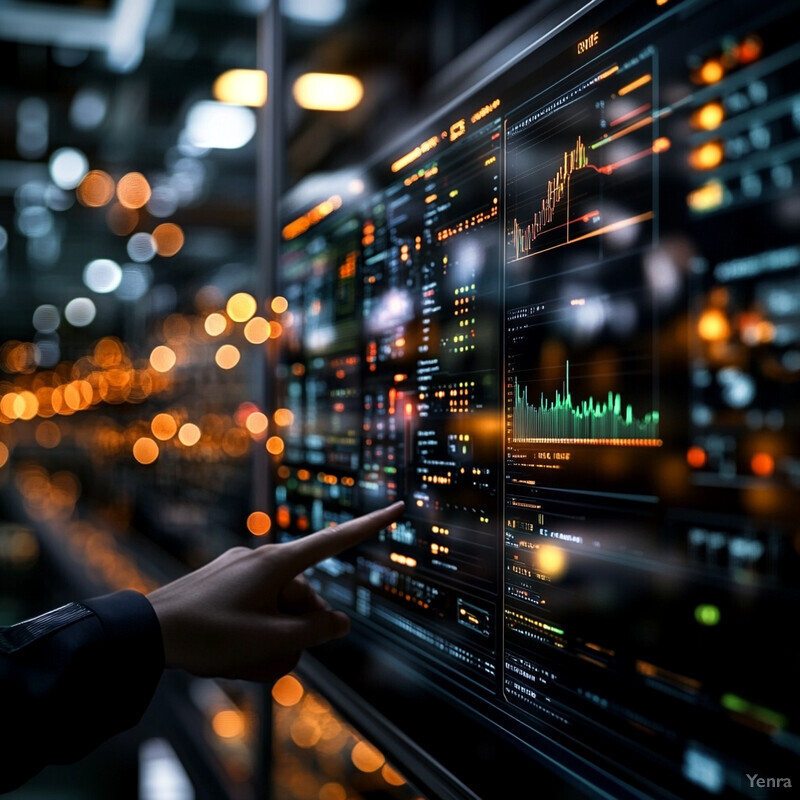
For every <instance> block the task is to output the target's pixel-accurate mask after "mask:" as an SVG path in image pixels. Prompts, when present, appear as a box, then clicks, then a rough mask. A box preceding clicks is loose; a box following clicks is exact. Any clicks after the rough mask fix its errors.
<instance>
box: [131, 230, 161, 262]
mask: <svg viewBox="0 0 800 800" xmlns="http://www.w3.org/2000/svg"><path fill="white" fill-rule="evenodd" d="M155 254H156V245H155V242H154V241H153V237H152V236H151V235H150V234H149V233H145V232H144V231H140V232H139V233H134V234H133V236H131V238H130V239H128V256H129V258H130V259H131V261H138V262H139V263H143V262H145V261H150V260H151V259H152V258H153V256H154V255H155Z"/></svg>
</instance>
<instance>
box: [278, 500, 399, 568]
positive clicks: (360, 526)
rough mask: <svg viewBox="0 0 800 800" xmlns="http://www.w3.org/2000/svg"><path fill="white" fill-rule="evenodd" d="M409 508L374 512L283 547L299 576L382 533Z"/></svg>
mask: <svg viewBox="0 0 800 800" xmlns="http://www.w3.org/2000/svg"><path fill="white" fill-rule="evenodd" d="M405 507H406V504H405V503H404V502H402V501H400V502H397V503H393V504H392V505H390V506H387V507H386V508H381V509H378V510H377V511H371V512H370V513H369V514H364V515H363V516H361V517H356V518H355V519H350V520H348V521H347V522H343V523H341V524H340V525H335V526H334V527H332V528H325V529H324V530H321V531H317V532H316V533H312V534H310V535H308V536H304V537H303V538H302V539H297V540H296V541H294V542H287V543H286V544H284V545H282V546H283V547H284V552H287V553H288V554H289V556H290V559H291V562H292V566H293V567H294V569H295V570H296V572H302V571H303V570H305V569H308V568H309V567H311V566H313V565H314V564H316V563H317V562H319V561H324V560H325V559H326V558H330V557H331V556H335V555H337V554H338V553H341V552H342V550H347V548H348V547H352V546H353V545H356V544H359V542H363V541H366V540H367V539H369V538H371V537H372V536H374V535H375V534H376V533H377V532H378V531H379V530H381V529H382V528H385V527H386V526H387V525H389V524H391V523H392V522H394V521H395V520H396V519H397V518H398V517H399V516H400V514H402V513H403V511H404V509H405Z"/></svg>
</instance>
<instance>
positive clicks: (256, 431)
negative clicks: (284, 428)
mask: <svg viewBox="0 0 800 800" xmlns="http://www.w3.org/2000/svg"><path fill="white" fill-rule="evenodd" d="M244 426H245V428H247V430H248V431H249V432H250V433H251V434H252V435H253V436H260V435H261V434H262V433H264V432H265V431H266V430H267V428H268V427H269V419H268V418H267V415H266V414H264V413H263V412H261V411H254V412H253V413H252V414H248V415H247V419H246V420H245V421H244Z"/></svg>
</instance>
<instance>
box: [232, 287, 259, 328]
mask: <svg viewBox="0 0 800 800" xmlns="http://www.w3.org/2000/svg"><path fill="white" fill-rule="evenodd" d="M257 308H258V304H257V303H256V300H255V298H254V297H253V295H251V294H248V293H247V292H237V293H236V294H234V295H233V296H232V297H231V298H230V299H229V300H228V302H227V304H226V306H225V310H226V311H227V313H228V316H229V317H230V318H231V319H232V320H233V321H234V322H247V320H249V319H250V317H252V316H253V314H255V313H256V309H257Z"/></svg>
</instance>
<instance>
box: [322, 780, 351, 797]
mask: <svg viewBox="0 0 800 800" xmlns="http://www.w3.org/2000/svg"><path fill="white" fill-rule="evenodd" d="M318 797H319V800H347V789H345V788H344V786H342V784H341V783H336V782H335V781H331V782H330V783H325V784H323V785H322V786H320V789H319V795H318Z"/></svg>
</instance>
